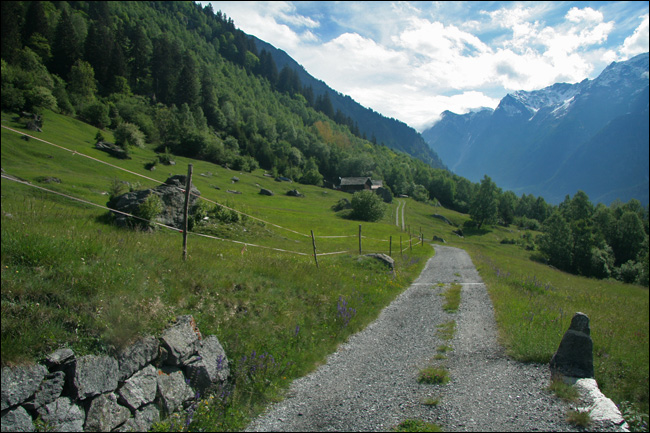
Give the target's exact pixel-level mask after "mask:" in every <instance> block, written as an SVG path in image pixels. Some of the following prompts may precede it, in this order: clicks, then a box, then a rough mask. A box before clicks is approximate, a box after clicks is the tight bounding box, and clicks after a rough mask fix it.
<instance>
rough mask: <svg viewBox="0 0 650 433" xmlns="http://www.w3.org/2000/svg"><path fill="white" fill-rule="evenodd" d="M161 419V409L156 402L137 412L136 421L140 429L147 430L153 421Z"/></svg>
mask: <svg viewBox="0 0 650 433" xmlns="http://www.w3.org/2000/svg"><path fill="white" fill-rule="evenodd" d="M158 421H160V409H158V407H157V406H156V405H155V404H149V405H147V406H144V407H143V408H141V409H140V410H138V411H137V412H136V413H135V423H136V425H137V426H138V427H139V428H140V431H147V430H149V428H151V425H152V424H153V423H156V422H158Z"/></svg>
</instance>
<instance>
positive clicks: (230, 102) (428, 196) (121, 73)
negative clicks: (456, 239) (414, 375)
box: [1, 1, 648, 285]
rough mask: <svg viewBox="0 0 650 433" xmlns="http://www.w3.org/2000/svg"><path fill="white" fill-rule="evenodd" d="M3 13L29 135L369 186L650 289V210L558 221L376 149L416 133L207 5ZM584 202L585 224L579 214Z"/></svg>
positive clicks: (10, 73) (570, 265)
mask: <svg viewBox="0 0 650 433" xmlns="http://www.w3.org/2000/svg"><path fill="white" fill-rule="evenodd" d="M1 7H2V23H1V24H2V27H1V31H2V110H3V111H8V112H14V113H22V114H21V115H22V116H23V118H24V123H25V124H27V123H28V122H31V123H34V114H36V115H37V118H36V119H37V120H36V122H35V123H36V125H34V126H35V127H38V126H39V125H38V114H39V113H42V112H45V111H46V110H52V111H55V112H58V113H62V114H65V115H69V116H73V117H76V118H78V119H81V120H83V121H84V122H86V123H89V124H91V125H93V126H95V127H97V128H98V129H99V131H98V134H97V138H98V139H99V138H101V135H102V134H101V130H106V129H109V130H111V131H113V132H114V136H115V137H116V141H117V143H116V144H117V145H119V146H122V148H123V149H124V150H125V151H126V154H127V156H128V152H129V149H132V148H133V147H134V146H137V147H149V148H153V149H156V150H157V151H158V152H160V153H161V154H162V155H161V156H163V157H164V158H166V159H169V155H170V154H176V155H180V156H186V157H191V158H197V159H202V160H205V161H209V162H212V163H215V164H220V165H227V166H229V167H230V168H232V169H235V170H239V171H252V170H254V169H257V168H260V167H261V168H263V169H265V170H267V171H268V172H270V173H272V174H273V175H276V176H285V177H288V178H290V179H292V180H295V181H298V182H301V183H304V184H311V185H323V184H329V185H332V184H337V183H338V182H337V181H338V179H339V177H348V176H371V177H372V178H373V179H382V180H383V181H384V185H385V186H388V187H389V188H390V190H391V191H392V193H393V194H407V195H409V196H411V197H413V198H414V199H416V200H419V201H423V202H426V201H431V202H432V203H433V204H442V205H443V206H445V207H447V208H451V209H454V210H457V211H460V212H463V213H469V214H470V215H471V217H472V223H473V225H474V227H477V228H478V229H481V228H482V227H483V225H484V224H485V225H490V224H495V223H500V224H502V225H504V226H508V225H509V224H517V225H518V226H520V227H526V228H533V229H545V230H546V231H547V234H546V235H545V236H546V237H544V238H541V239H540V240H539V242H538V243H537V246H535V245H534V242H533V241H532V240H531V242H530V245H529V246H530V247H531V248H539V250H540V251H541V252H542V257H541V259H543V260H545V261H547V262H549V263H551V264H554V265H555V266H557V267H560V268H562V269H565V270H568V271H572V272H577V273H580V274H583V275H593V276H598V277H616V278H619V279H624V280H626V281H630V282H632V281H638V282H641V283H642V284H644V285H647V284H648V283H647V281H648V279H647V278H648V277H647V275H648V273H647V270H648V265H647V263H648V243H647V242H648V211H647V208H645V209H644V208H643V207H642V206H640V204H639V203H638V202H637V201H631V202H630V203H628V204H627V205H625V206H623V204H622V203H614V204H613V205H612V206H610V207H602V206H599V207H596V208H594V207H593V205H592V204H591V202H590V201H589V198H588V197H586V194H584V193H582V192H579V193H578V194H576V195H575V196H574V198H573V199H571V198H570V197H568V196H567V199H566V200H565V202H564V203H563V204H561V205H560V206H559V208H558V207H555V206H551V205H549V204H548V203H546V202H545V201H544V199H543V198H541V197H539V198H535V197H533V196H532V195H522V196H521V197H520V198H518V197H517V196H516V195H515V194H514V193H512V192H510V191H506V192H504V191H503V190H501V189H500V188H498V187H497V185H495V184H494V182H492V181H491V179H490V178H489V177H487V176H485V177H484V179H483V180H482V181H481V182H480V184H479V183H472V182H470V181H469V180H467V179H466V178H463V177H460V176H457V175H454V174H452V173H450V172H449V171H447V170H445V169H442V168H434V167H433V166H432V165H430V164H427V163H426V162H424V161H422V160H421V159H417V158H415V157H413V156H411V155H408V154H406V153H403V152H398V151H395V150H393V149H391V148H389V147H388V144H390V145H391V146H393V147H398V146H395V143H386V144H385V145H384V144H382V143H377V142H376V141H378V140H377V137H380V136H381V137H392V138H391V140H397V137H400V136H401V135H402V133H401V132H400V131H401V129H400V128H402V129H404V131H406V132H404V134H403V135H404V136H405V137H409V136H410V135H409V133H407V132H408V131H407V130H408V129H409V128H408V127H407V126H406V125H404V124H402V123H400V122H397V121H394V120H391V119H385V118H384V119H383V120H382V118H381V116H378V115H376V114H377V113H374V112H372V110H365V109H363V110H365V111H364V112H363V113H361V114H360V116H361V117H359V118H358V119H357V118H356V117H352V114H354V110H355V109H356V108H354V107H353V106H354V104H356V103H354V104H353V101H352V100H351V99H350V98H349V97H345V96H342V95H338V96H337V98H338V99H337V101H339V99H340V100H341V101H343V102H345V101H346V100H349V101H348V102H349V103H350V106H349V107H348V108H350V107H352V108H350V110H349V111H348V112H349V113H350V114H346V113H344V111H343V108H340V109H336V110H335V108H334V101H333V100H332V98H330V96H329V93H327V92H325V93H320V90H319V91H316V90H315V89H314V87H313V86H311V85H310V84H309V83H303V82H302V81H301V77H300V76H299V74H298V72H296V70H295V69H291V68H289V67H283V68H282V69H281V70H280V71H278V65H277V64H276V61H275V60H274V56H273V55H272V54H271V53H270V52H269V51H267V50H262V51H261V52H259V51H258V47H257V44H256V41H255V39H254V38H252V37H250V36H248V35H246V34H245V33H243V32H242V31H240V30H238V29H237V28H236V27H235V23H234V22H233V21H232V19H229V18H227V17H226V16H225V15H223V14H222V13H221V12H215V11H213V10H212V8H211V7H210V6H207V7H205V8H202V7H201V6H199V5H197V4H195V3H191V2H39V1H35V2H2V6H1ZM269 49H270V48H269ZM275 54H276V57H277V53H275ZM285 66H286V65H285ZM323 85H324V84H323ZM339 97H340V98H339ZM339 102H340V101H339ZM341 107H343V105H342V106H341ZM356 107H357V108H359V107H360V106H358V104H356ZM353 108H354V109H353ZM363 110H362V111H363ZM26 113H31V114H30V115H27V114H26ZM373 113H374V115H373ZM354 115H355V116H356V114H354ZM375 115H376V116H375ZM364 116H367V117H364ZM362 118H363V119H364V120H363V123H364V128H363V130H362V129H361V127H360V126H359V123H360V122H361V120H360V119H362ZM391 122H392V123H391ZM393 123H394V125H393ZM42 127H43V128H47V125H44V126H42ZM373 128H376V129H373ZM382 128H386V129H387V130H390V131H389V132H387V131H383V132H382ZM368 135H370V140H368V139H367V138H368ZM411 138H412V137H411ZM407 140H408V139H407ZM412 144H413V143H409V142H408V141H407V142H405V143H403V144H402V146H403V148H404V149H407V148H409V146H410V145H412ZM416 144H417V143H416ZM416 153H417V152H416ZM418 156H419V157H421V158H422V159H424V160H427V158H426V155H418ZM429 162H431V163H433V164H434V165H436V163H435V161H433V160H432V161H429ZM438 165H439V164H438ZM574 203H575V206H577V207H578V208H580V209H581V211H580V212H578V211H576V212H573V211H569V209H572V208H573V207H574ZM555 211H557V212H555ZM554 212H555V213H554ZM432 213H434V212H433V211H432ZM555 214H557V217H556V218H549V217H551V216H552V215H555ZM545 221H546V224H544V222H545ZM560 252H561V254H560Z"/></svg>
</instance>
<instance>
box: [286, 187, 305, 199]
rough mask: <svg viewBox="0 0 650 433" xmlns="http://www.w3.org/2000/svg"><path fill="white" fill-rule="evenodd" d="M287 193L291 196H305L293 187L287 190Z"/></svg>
mask: <svg viewBox="0 0 650 433" xmlns="http://www.w3.org/2000/svg"><path fill="white" fill-rule="evenodd" d="M287 195H288V196H289V197H304V195H303V194H300V193H299V192H298V190H297V189H292V190H291V191H287Z"/></svg>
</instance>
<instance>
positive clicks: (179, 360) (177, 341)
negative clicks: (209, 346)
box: [161, 316, 201, 366]
mask: <svg viewBox="0 0 650 433" xmlns="http://www.w3.org/2000/svg"><path fill="white" fill-rule="evenodd" d="M200 338H201V333H200V332H199V330H198V328H197V327H196V322H194V318H192V316H180V317H178V319H177V322H176V324H175V325H174V326H172V327H171V328H168V329H167V330H165V332H163V335H162V337H161V341H162V345H163V347H164V348H165V349H166V350H167V359H166V360H165V362H166V363H167V364H169V365H175V366H180V365H182V364H183V363H184V362H186V361H187V360H189V359H190V358H191V357H192V356H193V355H194V354H196V352H197V350H198V348H199V346H200Z"/></svg>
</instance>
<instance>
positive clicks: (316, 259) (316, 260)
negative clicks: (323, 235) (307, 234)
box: [311, 230, 319, 268]
mask: <svg viewBox="0 0 650 433" xmlns="http://www.w3.org/2000/svg"><path fill="white" fill-rule="evenodd" d="M311 244H312V246H313V247H314V261H315V262H316V267H317V268H318V267H319V266H318V257H317V256H316V239H315V238H314V231H313V230H312V231H311Z"/></svg>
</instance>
